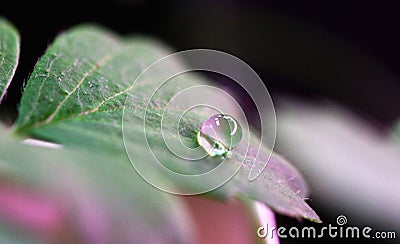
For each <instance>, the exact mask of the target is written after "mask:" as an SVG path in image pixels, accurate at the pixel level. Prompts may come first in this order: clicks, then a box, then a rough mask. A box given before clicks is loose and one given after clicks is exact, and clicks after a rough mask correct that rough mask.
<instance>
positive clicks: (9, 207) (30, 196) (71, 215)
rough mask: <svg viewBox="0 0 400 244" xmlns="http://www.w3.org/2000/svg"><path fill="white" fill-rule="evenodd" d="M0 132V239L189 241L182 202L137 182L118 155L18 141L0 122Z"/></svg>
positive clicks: (125, 241)
mask: <svg viewBox="0 0 400 244" xmlns="http://www.w3.org/2000/svg"><path fill="white" fill-rule="evenodd" d="M0 138H1V141H0V167H1V181H0V199H1V201H0V220H1V226H2V228H1V229H2V233H4V235H1V237H3V236H5V237H7V239H9V240H12V239H14V238H17V239H20V238H21V237H22V236H27V238H28V240H33V239H32V238H36V239H37V240H39V239H45V240H47V241H49V240H50V241H57V242H59V241H61V242H63V241H66V242H91V243H99V242H110V241H113V242H123V243H143V242H151V243H161V242H162V243H166V242H167V243H187V242H188V241H190V240H191V239H190V236H189V234H190V233H189V231H190V222H188V219H187V217H186V215H185V208H184V206H182V205H181V204H180V202H179V201H178V199H177V198H176V197H174V196H172V195H169V194H166V193H163V192H161V191H158V190H157V189H155V188H153V187H151V186H150V185H148V184H147V183H145V182H144V181H143V180H142V179H141V178H140V177H139V176H138V175H137V174H136V172H135V171H133V170H131V168H132V166H131V165H130V164H129V162H126V160H125V157H124V156H122V155H121V156H119V157H117V156H115V155H113V156H112V157H107V156H106V155H101V157H99V156H98V155H96V154H97V153H96V152H93V153H90V152H88V151H86V150H85V151H80V150H77V149H75V150H72V149H65V148H63V149H50V148H42V147H37V146H31V145H23V144H21V143H20V142H19V141H17V140H15V139H12V138H10V137H9V135H8V133H7V132H6V131H5V130H4V129H3V128H2V127H0ZM111 164H112V167H111ZM13 233H15V234H13Z"/></svg>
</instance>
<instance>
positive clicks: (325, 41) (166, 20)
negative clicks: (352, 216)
mask: <svg viewBox="0 0 400 244" xmlns="http://www.w3.org/2000/svg"><path fill="white" fill-rule="evenodd" d="M0 6H1V7H0V15H3V16H5V17H6V18H7V19H9V20H10V21H11V22H12V23H13V24H14V25H15V26H16V28H17V29H18V30H19V31H20V34H21V39H22V44H21V45H22V46H21V57H20V64H19V66H18V69H17V73H16V76H15V78H14V80H13V82H12V83H11V86H10V89H9V93H8V97H7V98H6V100H5V102H4V104H3V105H2V106H1V107H0V109H2V110H3V109H4V110H5V111H7V113H8V116H7V117H6V118H2V120H4V121H5V122H6V123H8V124H11V123H12V122H13V120H14V119H15V117H16V114H17V105H18V101H19V99H20V96H21V91H22V87H23V84H24V82H26V80H27V78H28V76H29V73H30V72H31V71H32V69H33V67H34V64H35V63H36V61H37V60H38V58H39V57H40V56H41V55H42V54H43V53H44V51H45V49H46V48H47V46H48V45H49V44H50V43H51V42H52V40H53V39H54V38H55V37H56V36H57V35H58V34H59V33H60V32H62V31H64V30H66V29H68V28H69V27H71V26H74V25H76V24H79V23H82V22H94V23H98V24H100V25H103V26H106V27H108V28H110V29H112V30H114V31H116V32H119V33H121V34H145V35H151V36H154V37H156V38H158V39H160V40H163V41H165V42H166V43H168V44H169V45H170V46H172V47H173V48H174V49H175V50H184V49H190V48H212V49H218V50H222V51H226V52H228V53H231V54H233V55H235V56H238V57H239V58H241V59H242V60H244V61H245V62H247V63H248V64H249V65H250V66H252V67H253V68H254V69H255V70H256V72H258V74H259V75H260V76H261V78H262V79H263V80H264V81H265V83H266V85H267V88H268V89H269V91H270V93H271V95H272V98H273V99H275V97H276V96H278V95H279V94H291V95H295V96H300V97H302V98H304V99H310V100H314V101H319V100H320V99H321V98H322V99H329V100H333V101H336V102H338V103H341V104H343V105H345V106H347V107H348V108H350V109H351V110H353V111H355V112H357V113H359V114H360V115H362V116H364V117H367V118H368V119H369V120H370V121H373V122H374V123H375V124H376V125H378V126H379V127H381V128H382V129H383V130H386V129H388V128H390V126H391V125H392V123H393V122H394V121H395V120H396V119H398V118H399V117H400V110H399V108H400V82H399V79H398V75H399V72H400V62H399V61H398V60H399V56H400V47H399V43H400V36H399V35H398V28H399V24H400V17H399V16H400V15H399V14H398V12H399V8H398V7H397V5H396V1H393V2H386V1H379V2H371V3H368V2H365V1H363V2H360V3H357V2H343V3H340V2H336V1H308V2H307V3H304V2H303V1H279V2H278V1H264V2H260V1H245V0H242V1H240V0H236V1H212V0H205V1H201V2H200V1H199V2H194V1H173V2H166V1H162V2H160V3H156V2H153V1H145V0H136V1H134V0H119V1H108V2H104V3H102V2H100V1H98V2H87V3H86V4H85V2H84V1H81V2H72V1H53V2H52V3H40V2H35V1H32V2H30V3H29V2H28V3H25V2H23V1H15V0H14V1H11V0H0ZM21 9H24V11H21ZM310 204H311V205H312V206H313V207H314V208H315V209H316V211H317V213H318V214H319V215H320V216H321V218H322V219H324V220H328V222H333V223H334V222H335V221H334V219H335V217H336V216H337V213H335V212H331V211H332V210H330V209H325V208H324V206H316V205H315V204H314V203H313V202H311V203H310ZM278 223H279V224H280V225H287V226H291V225H296V224H297V223H298V222H297V221H296V220H292V219H289V218H285V217H278ZM359 224H360V225H362V223H359ZM303 241H304V240H303ZM282 242H283V243H295V242H301V240H298V241H294V240H292V241H288V240H284V241H282Z"/></svg>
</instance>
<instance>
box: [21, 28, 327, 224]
mask: <svg viewBox="0 0 400 244" xmlns="http://www.w3.org/2000/svg"><path fill="white" fill-rule="evenodd" d="M72 37H74V38H72ZM92 39H96V40H97V41H98V43H97V44H98V45H99V46H98V49H101V48H103V49H104V50H101V52H102V54H101V55H100V54H98V53H95V54H93V53H87V52H86V53H85V52H84V50H83V51H82V52H83V53H81V52H76V53H75V54H74V52H73V51H71V50H70V49H71V47H70V46H69V45H72V46H73V47H75V46H74V45H76V47H75V48H77V49H79V48H80V46H79V45H85V43H86V42H91V40H92ZM67 40H69V42H70V43H69V45H68V44H67V43H68V42H67ZM149 42H150V43H149ZM110 43H111V44H110ZM103 45H104V46H105V47H104V46H103ZM81 48H83V47H81ZM165 50H166V49H165V47H163V46H162V45H159V44H155V43H154V42H153V43H152V41H151V40H145V41H143V40H142V41H140V40H137V39H136V40H131V41H123V40H121V39H119V38H118V37H116V36H114V35H113V34H110V33H109V32H106V31H104V30H102V29H99V28H97V27H93V26H86V27H79V28H75V29H74V30H71V31H69V32H67V33H65V34H63V35H62V36H60V37H59V38H57V40H56V41H55V43H54V44H53V45H52V46H51V47H50V48H49V49H48V51H47V52H46V54H45V56H44V57H42V59H41V60H40V61H39V62H38V64H37V66H36V67H35V70H34V71H33V73H32V75H31V77H30V79H29V81H28V85H27V87H26V89H25V92H24V94H23V98H22V101H21V107H20V115H19V118H18V120H17V123H16V126H15V128H16V131H17V132H19V133H25V134H29V135H33V136H36V137H39V138H43V139H46V140H52V141H56V142H59V143H63V144H65V145H67V146H74V147H84V148H87V149H89V150H95V151H97V152H99V153H105V152H107V153H116V154H120V153H124V150H123V145H122V141H121V138H122V135H121V134H122V132H121V120H122V118H121V116H122V110H123V109H124V104H125V98H126V95H127V92H128V91H130V88H131V87H132V86H133V84H132V83H133V81H134V80H135V79H136V77H137V76H138V75H139V73H140V72H141V71H142V70H143V69H144V68H146V66H147V65H150V64H151V63H152V62H154V61H156V60H157V59H158V58H161V57H164V56H165V55H166V54H168V51H165ZM110 53H113V54H112V55H111V56H109V55H110ZM93 55H95V56H96V57H94V56H93ZM56 57H58V59H57V60H54V58H56ZM87 58H90V59H91V63H92V64H91V65H89V66H88V67H86V66H85V67H86V69H85V70H82V69H80V68H79V67H78V66H77V65H74V63H75V62H77V63H78V64H80V63H84V59H87ZM46 60H47V63H46ZM49 60H50V61H51V63H50V64H51V65H50V66H49V65H48V62H50V61H49ZM96 60H100V61H96ZM96 64H97V65H96ZM49 67H50V68H49ZM63 67H64V68H63ZM66 68H71V69H72V70H71V72H72V75H71V76H70V77H69V78H68V79H67V78H65V76H63V77H61V76H60V75H59V74H58V73H60V72H63V70H62V69H66ZM60 69H61V70H60ZM166 69H168V67H166ZM43 70H46V71H47V73H45V74H42V73H43V72H42V71H43ZM123 70H126V71H125V72H128V73H125V75H122V74H121V72H123ZM160 72H163V70H161V71H160ZM43 77H44V78H43ZM58 78H64V80H62V82H64V83H66V84H64V83H60V82H58V83H57V80H58ZM154 78H156V77H147V79H146V80H145V82H144V83H141V84H134V85H135V89H138V91H139V92H137V96H136V97H135V103H134V104H132V107H127V109H128V110H130V111H131V112H132V113H131V116H132V117H131V118H130V119H131V124H130V125H131V126H132V128H131V129H132V130H136V129H138V128H136V127H135V123H136V124H141V123H143V121H142V117H143V115H144V114H145V113H149V114H148V115H150V117H151V116H154V118H152V120H151V121H150V123H149V129H147V130H146V132H148V133H150V137H151V139H152V140H151V141H152V143H153V145H154V146H155V148H156V150H157V151H158V153H159V154H160V155H163V158H165V160H166V161H167V162H168V164H169V165H170V166H171V165H173V166H172V167H175V168H188V167H189V166H188V164H187V163H186V162H183V161H179V160H178V161H176V160H174V158H172V157H171V156H170V155H169V154H168V151H167V150H166V149H165V146H164V145H162V138H160V134H159V132H158V131H157V129H156V127H157V126H159V122H160V121H159V120H160V118H161V115H162V112H163V110H162V109H163V108H164V106H165V105H166V104H167V103H168V101H169V99H170V97H171V93H174V92H177V91H178V89H177V87H171V86H167V87H166V88H164V89H162V92H161V93H160V94H159V95H158V98H159V99H160V101H159V103H160V104H158V103H157V102H156V103H153V104H150V105H149V106H147V104H146V101H145V100H144V98H146V96H147V95H148V94H151V93H152V91H153V88H152V86H151V85H149V86H148V85H147V83H146V82H149V84H150V83H151V82H152V79H154ZM101 79H105V80H107V81H108V82H109V83H108V84H109V87H108V86H107V85H104V83H100V80H101ZM92 80H93V81H95V82H97V83H96V84H97V86H98V87H97V88H96V89H95V90H93V89H90V88H91V87H90V82H91V81H92ZM181 83H182V86H183V87H182V88H180V89H184V87H185V86H186V87H187V86H191V85H194V84H206V83H205V81H204V80H203V79H200V78H198V77H192V78H191V79H185V80H183V81H182V82H181ZM63 84H64V85H63ZM68 86H71V87H70V89H66V88H65V87H68ZM111 86H112V87H111ZM36 88H40V89H39V92H37V90H38V89H36ZM80 92H81V93H82V94H83V95H81V97H79V93H80ZM103 93H106V95H104V94H103ZM103 95H104V96H103ZM207 96H208V97H210V98H212V96H213V95H212V94H207ZM50 99H51V100H52V101H53V103H54V104H56V105H54V104H52V103H49V101H50ZM32 103H33V104H35V106H33V108H32V106H31V104H32ZM177 112H182V111H179V109H177ZM177 114H178V113H177ZM177 118H179V117H177ZM203 120H204V118H202V117H200V116H198V115H191V116H186V117H185V119H184V120H183V122H184V124H183V125H184V126H187V127H188V128H190V129H188V132H187V134H186V135H184V137H183V139H184V140H187V141H188V142H189V143H194V144H196V143H197V142H196V141H195V140H194V139H193V135H195V130H196V128H198V127H193V126H192V125H193V124H196V125H201V122H202V121H203ZM171 128H172V127H171ZM166 134H167V136H176V135H174V134H173V131H167V132H166ZM126 139H127V140H132V141H134V142H135V143H137V146H138V147H142V146H144V142H143V141H140V138H135V137H132V138H129V137H128V138H126ZM139 152H141V151H140V150H139ZM143 152H145V150H143ZM237 153H238V155H239V157H240V156H244V155H245V153H246V152H240V151H238V152H237ZM140 156H141V158H142V159H143V160H145V159H146V157H148V155H140ZM250 156H254V154H252V155H250ZM273 156H275V155H273ZM207 160H208V162H209V164H208V165H207V164H204V165H199V166H196V167H198V169H201V168H204V169H207V167H209V166H210V165H212V164H213V163H214V162H213V159H211V158H208V159H207ZM265 160H267V159H266V158H265V157H264V158H263V159H262V160H261V159H260V160H259V161H258V162H257V163H258V164H264V163H265ZM250 161H251V158H250ZM232 163H233V164H237V163H239V164H240V163H241V162H240V161H235V160H234V159H232ZM269 165H270V166H271V167H269V168H268V167H267V169H266V171H268V170H270V171H268V172H266V173H265V174H263V176H262V177H259V179H258V180H257V181H254V182H249V181H248V171H249V166H248V165H247V166H246V165H245V167H243V168H242V169H241V170H240V171H239V173H238V176H237V177H235V178H234V179H233V180H232V181H231V182H230V183H228V184H227V185H226V186H225V187H223V188H221V189H219V190H218V192H219V193H218V194H221V195H231V194H232V193H234V194H246V195H248V196H250V197H252V198H255V199H258V200H260V201H263V202H265V203H267V204H269V205H270V206H271V207H272V208H274V209H275V210H276V211H278V212H280V213H283V214H287V215H289V216H296V217H297V216H303V217H305V218H308V219H312V220H314V221H319V218H318V216H317V215H316V214H315V212H314V211H313V210H312V209H311V208H310V207H309V206H308V205H307V204H306V203H305V202H304V195H305V194H306V192H307V187H306V185H305V183H304V179H303V178H302V177H301V175H300V174H299V173H298V172H297V171H296V170H295V169H294V168H293V167H291V166H290V165H289V164H288V163H287V162H286V161H284V160H283V159H278V158H277V157H275V164H273V163H270V164H269ZM274 165H275V166H279V167H280V168H279V167H278V171H277V170H276V169H274V168H273V167H272V166H274ZM196 170H197V169H196ZM279 170H280V171H279ZM285 174H288V175H291V176H290V177H293V178H296V180H291V179H290V177H289V178H287V177H286V176H285ZM176 184H177V185H178V186H180V185H179V184H180V182H176ZM181 187H195V186H185V185H182V186H181ZM299 189H300V192H301V191H303V192H301V194H298V193H297V191H298V190H299ZM271 196H275V197H271Z"/></svg>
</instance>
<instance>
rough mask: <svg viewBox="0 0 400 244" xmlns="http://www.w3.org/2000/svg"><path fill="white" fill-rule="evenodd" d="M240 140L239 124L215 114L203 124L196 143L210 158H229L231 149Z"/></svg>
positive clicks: (229, 117) (227, 116) (232, 118)
mask: <svg viewBox="0 0 400 244" xmlns="http://www.w3.org/2000/svg"><path fill="white" fill-rule="evenodd" d="M241 139H242V128H241V126H240V124H239V122H238V121H237V120H236V119H235V118H234V117H232V116H230V115H226V114H215V115H213V116H211V117H209V118H208V119H207V120H205V121H204V122H203V124H202V125H201V127H200V130H199V132H198V133H197V142H198V143H199V145H200V146H201V147H202V148H203V149H204V150H205V151H206V152H207V153H208V155H210V156H211V157H215V156H219V157H229V155H230V151H231V150H232V148H233V147H235V146H236V145H238V144H239V143H240V140H241Z"/></svg>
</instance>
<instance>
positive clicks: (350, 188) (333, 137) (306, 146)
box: [277, 99, 400, 229]
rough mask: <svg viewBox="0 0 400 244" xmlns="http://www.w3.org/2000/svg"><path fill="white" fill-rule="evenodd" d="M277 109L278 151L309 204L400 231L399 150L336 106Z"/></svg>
mask: <svg viewBox="0 0 400 244" xmlns="http://www.w3.org/2000/svg"><path fill="white" fill-rule="evenodd" d="M281 104H282V105H281V106H279V107H278V109H277V111H278V118H279V122H280V123H279V124H278V135H279V138H278V139H277V142H278V144H277V146H278V149H279V150H280V151H282V152H284V153H285V155H287V157H289V158H290V159H291V160H293V162H294V163H295V165H296V167H298V168H299V169H301V170H302V171H303V172H304V174H305V175H306V177H307V179H308V181H309V182H310V185H311V188H312V189H313V192H314V195H313V199H315V200H316V201H318V202H321V203H323V204H326V205H327V206H329V207H331V208H333V209H336V211H338V212H340V213H344V214H346V216H347V217H348V218H351V219H353V218H354V219H356V218H359V219H360V220H361V221H360V223H364V224H365V225H367V224H371V225H377V224H379V225H380V227H382V228H388V229H390V228H393V226H396V227H400V208H399V206H400V195H399V194H398V191H399V190H398V185H399V184H400V180H399V172H400V164H399V162H400V148H399V145H398V144H396V143H395V142H394V141H393V140H392V138H389V137H387V136H386V134H385V133H382V131H379V130H378V129H377V128H376V127H374V126H373V125H372V124H370V123H369V122H368V121H366V120H364V119H362V118H360V117H358V116H356V115H355V114H353V113H351V112H349V111H347V110H345V109H344V108H342V107H340V106H338V105H335V104H333V105H332V104H323V103H318V104H308V103H306V102H304V101H302V100H294V99H286V100H283V101H281ZM382 189H384V190H382ZM371 193H373V194H371ZM371 209H374V211H373V212H371ZM338 214H339V213H338ZM397 229H399V228H397Z"/></svg>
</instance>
